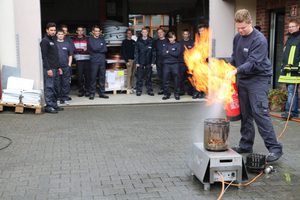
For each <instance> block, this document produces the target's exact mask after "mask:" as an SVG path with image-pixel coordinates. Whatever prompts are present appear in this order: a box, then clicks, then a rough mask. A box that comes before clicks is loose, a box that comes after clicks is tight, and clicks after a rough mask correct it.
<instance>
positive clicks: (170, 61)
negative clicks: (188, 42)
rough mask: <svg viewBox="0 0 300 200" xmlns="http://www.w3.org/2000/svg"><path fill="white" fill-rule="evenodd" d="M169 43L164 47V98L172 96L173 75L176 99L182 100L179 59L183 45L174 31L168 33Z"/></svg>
mask: <svg viewBox="0 0 300 200" xmlns="http://www.w3.org/2000/svg"><path fill="white" fill-rule="evenodd" d="M167 36H168V40H169V43H167V44H166V45H165V47H164V48H163V56H164V85H165V87H164V97H163V98H162V99H163V100H167V99H169V98H170V96H171V91H170V80H171V76H173V78H174V83H175V88H174V91H175V92H174V96H175V99H176V100H180V84H179V79H180V77H179V59H180V53H181V45H180V44H179V43H178V42H176V41H175V40H176V36H175V32H174V31H170V32H169V33H168V35H167Z"/></svg>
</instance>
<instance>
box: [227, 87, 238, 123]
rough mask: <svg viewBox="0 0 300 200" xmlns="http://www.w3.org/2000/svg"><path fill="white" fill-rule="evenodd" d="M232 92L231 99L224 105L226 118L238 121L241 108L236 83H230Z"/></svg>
mask: <svg viewBox="0 0 300 200" xmlns="http://www.w3.org/2000/svg"><path fill="white" fill-rule="evenodd" d="M232 85H233V88H234V92H233V93H232V101H231V102H230V103H227V104H226V106H225V110H226V115H227V119H228V120H230V121H238V120H240V119H241V110H240V102H239V95H238V92H237V87H236V83H232Z"/></svg>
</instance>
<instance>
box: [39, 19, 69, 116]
mask: <svg viewBox="0 0 300 200" xmlns="http://www.w3.org/2000/svg"><path fill="white" fill-rule="evenodd" d="M46 32H47V34H46V35H45V37H44V38H43V39H42V41H41V43H40V46H41V52H42V59H43V73H44V81H45V101H46V106H45V112H47V113H53V114H56V113H58V112H57V111H62V110H64V109H63V108H61V107H59V106H58V105H57V91H56V90H55V85H54V84H55V83H56V82H57V81H58V78H59V74H63V72H62V70H61V68H60V67H59V57H58V49H57V46H56V41H55V39H54V38H55V33H56V24H55V23H53V22H49V23H48V24H47V25H46Z"/></svg>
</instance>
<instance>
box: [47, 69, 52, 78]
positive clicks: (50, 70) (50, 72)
mask: <svg viewBox="0 0 300 200" xmlns="http://www.w3.org/2000/svg"><path fill="white" fill-rule="evenodd" d="M47 74H48V76H49V77H53V72H52V69H49V70H47Z"/></svg>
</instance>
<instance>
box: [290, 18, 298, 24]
mask: <svg viewBox="0 0 300 200" xmlns="http://www.w3.org/2000/svg"><path fill="white" fill-rule="evenodd" d="M289 23H295V24H296V25H299V21H298V20H297V19H291V20H290V21H289Z"/></svg>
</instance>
